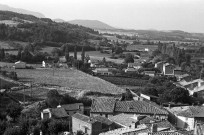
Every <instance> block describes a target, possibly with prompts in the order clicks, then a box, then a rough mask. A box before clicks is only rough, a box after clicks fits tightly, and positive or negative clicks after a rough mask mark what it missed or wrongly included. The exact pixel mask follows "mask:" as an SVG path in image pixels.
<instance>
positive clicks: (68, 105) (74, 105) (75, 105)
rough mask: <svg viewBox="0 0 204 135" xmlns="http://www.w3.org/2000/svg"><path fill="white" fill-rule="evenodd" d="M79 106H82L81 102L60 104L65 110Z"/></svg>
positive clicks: (75, 108) (76, 108)
mask: <svg viewBox="0 0 204 135" xmlns="http://www.w3.org/2000/svg"><path fill="white" fill-rule="evenodd" d="M80 106H83V103H75V104H66V105H61V107H63V108H64V109H65V110H66V111H70V110H78V109H79V107H80Z"/></svg>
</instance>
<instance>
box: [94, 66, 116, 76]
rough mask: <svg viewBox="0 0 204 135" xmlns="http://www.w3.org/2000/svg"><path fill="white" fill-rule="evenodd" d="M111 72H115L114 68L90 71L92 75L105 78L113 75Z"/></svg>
mask: <svg viewBox="0 0 204 135" xmlns="http://www.w3.org/2000/svg"><path fill="white" fill-rule="evenodd" d="M113 70H116V69H114V68H96V69H94V70H92V72H93V75H105V76H109V75H113V72H112V71H113Z"/></svg>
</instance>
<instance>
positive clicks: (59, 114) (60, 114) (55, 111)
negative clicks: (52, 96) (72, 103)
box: [50, 108, 69, 118]
mask: <svg viewBox="0 0 204 135" xmlns="http://www.w3.org/2000/svg"><path fill="white" fill-rule="evenodd" d="M50 112H51V114H52V115H53V116H54V117H55V118H65V117H68V116H69V115H68V114H67V112H66V111H65V109H64V108H52V109H50Z"/></svg>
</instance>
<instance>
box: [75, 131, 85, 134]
mask: <svg viewBox="0 0 204 135" xmlns="http://www.w3.org/2000/svg"><path fill="white" fill-rule="evenodd" d="M76 135H85V133H84V132H83V131H82V130H77V133H76Z"/></svg>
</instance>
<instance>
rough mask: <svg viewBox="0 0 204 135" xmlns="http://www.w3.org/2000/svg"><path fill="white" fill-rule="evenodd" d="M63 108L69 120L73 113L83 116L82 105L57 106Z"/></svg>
mask: <svg viewBox="0 0 204 135" xmlns="http://www.w3.org/2000/svg"><path fill="white" fill-rule="evenodd" d="M59 107H61V108H64V109H65V111H66V112H67V114H68V115H69V118H70V119H71V117H72V115H74V114H75V113H80V114H84V105H83V103H75V104H65V105H59V106H58V108H59Z"/></svg>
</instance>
